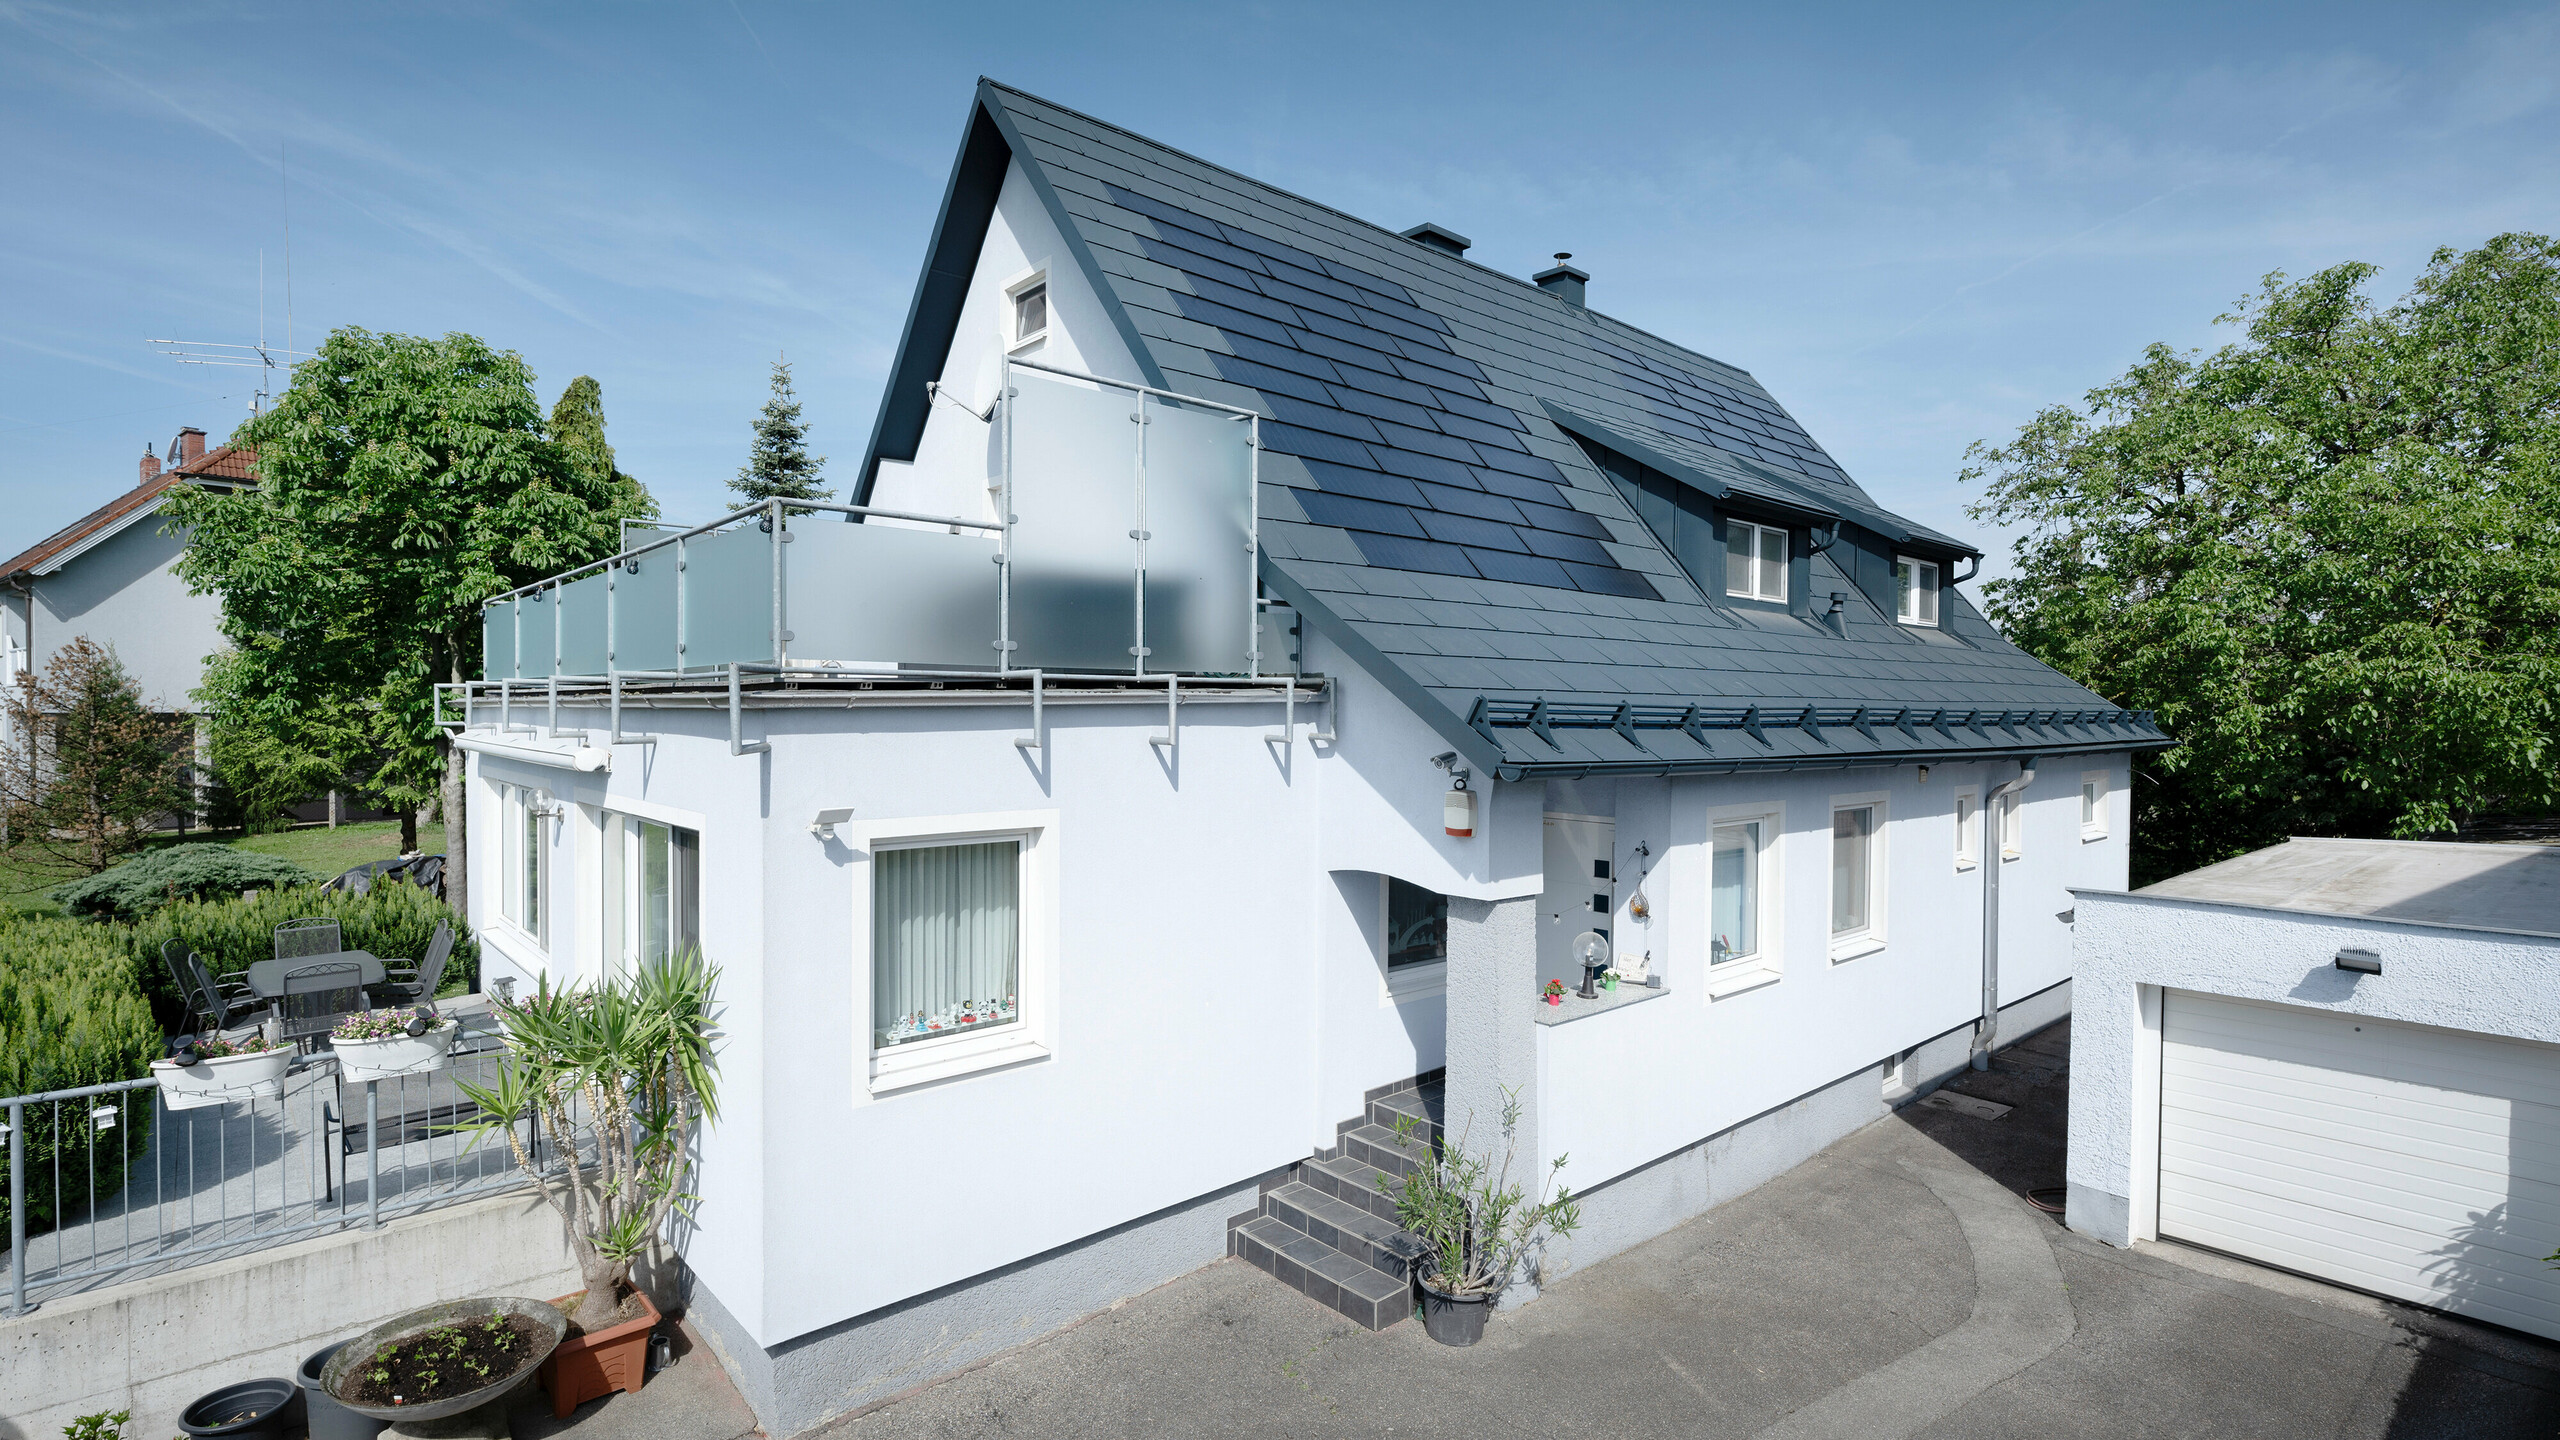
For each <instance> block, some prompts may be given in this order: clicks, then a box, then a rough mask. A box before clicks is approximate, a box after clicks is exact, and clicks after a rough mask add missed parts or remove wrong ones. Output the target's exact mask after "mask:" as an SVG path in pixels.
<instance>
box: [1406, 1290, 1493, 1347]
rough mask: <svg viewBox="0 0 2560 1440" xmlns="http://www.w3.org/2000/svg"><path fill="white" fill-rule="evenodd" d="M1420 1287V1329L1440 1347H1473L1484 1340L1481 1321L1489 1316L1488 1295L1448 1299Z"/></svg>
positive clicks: (1444, 1294) (1441, 1292)
mask: <svg viewBox="0 0 2560 1440" xmlns="http://www.w3.org/2000/svg"><path fill="white" fill-rule="evenodd" d="M1421 1284H1422V1329H1423V1332H1424V1333H1425V1334H1428V1335H1429V1336H1430V1337H1431V1338H1432V1339H1434V1340H1437V1341H1439V1342H1440V1343H1441V1344H1443V1345H1473V1344H1474V1343H1476V1342H1477V1341H1479V1340H1481V1339H1483V1338H1484V1322H1485V1317H1486V1316H1488V1315H1491V1314H1492V1313H1493V1301H1494V1297H1493V1296H1492V1294H1490V1293H1487V1294H1483V1295H1452V1294H1450V1293H1449V1292H1448V1291H1446V1290H1440V1289H1435V1288H1433V1286H1432V1284H1431V1282H1430V1281H1428V1280H1425V1281H1422V1282H1421Z"/></svg>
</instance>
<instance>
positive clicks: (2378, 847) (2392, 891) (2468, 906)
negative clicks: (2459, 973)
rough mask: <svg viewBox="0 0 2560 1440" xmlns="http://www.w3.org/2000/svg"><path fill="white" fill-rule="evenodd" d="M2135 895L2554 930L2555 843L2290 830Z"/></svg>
mask: <svg viewBox="0 0 2560 1440" xmlns="http://www.w3.org/2000/svg"><path fill="white" fill-rule="evenodd" d="M2134 893H2135V894H2137V895H2156V896H2159V897H2161V898H2163V899H2171V900H2213V901H2220V902H2222V903H2224V904H2229V905H2264V906H2267V907H2269V908H2271V909H2277V910H2309V911H2313V912H2316V913H2320V914H2327V915H2359V916H2368V917H2371V918H2373V919H2377V920H2407V921H2410V922H2413V923H2416V924H2421V925H2460V926H2464V927H2467V928H2471V929H2481V930H2512V931H2517V932H2520V933H2523V934H2528V935H2554V934H2560V846H2551V845H2463V844H2454V843H2450V842H2444V841H2434V840H2318V839H2310V838H2305V837H2299V836H2297V837H2296V838H2294V839H2291V840H2288V841H2286V842H2285V843H2283V844H2281V845H2270V846H2268V847H2267V848H2266V849H2264V850H2256V851H2252V852H2250V853H2249V854H2246V855H2243V856H2240V857H2239V858H2237V859H2234V860H2225V861H2223V862H2222V863H2221V864H2219V865H2208V866H2206V867H2205V868H2203V869H2201V870H2190V871H2188V872H2187V873H2186V874H2184V875H2179V876H2176V877H2173V878H2171V879H2167V880H2163V881H2161V882H2160V883H2159V884H2157V885H2146V886H2144V887H2143V888H2142V889H2140V890H2137V891H2135V892H2134Z"/></svg>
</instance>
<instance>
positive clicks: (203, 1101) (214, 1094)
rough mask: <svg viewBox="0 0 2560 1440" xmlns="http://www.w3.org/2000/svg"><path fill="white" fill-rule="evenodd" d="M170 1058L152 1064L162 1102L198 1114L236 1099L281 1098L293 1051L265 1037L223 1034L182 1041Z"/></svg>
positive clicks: (153, 1076)
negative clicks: (234, 1037) (241, 1037)
mask: <svg viewBox="0 0 2560 1440" xmlns="http://www.w3.org/2000/svg"><path fill="white" fill-rule="evenodd" d="M169 1050H170V1054H169V1058H167V1059H165V1060H154V1061H152V1062H151V1078H152V1079H154V1080H157V1081H159V1082H160V1099H161V1102H162V1103H163V1104H166V1105H167V1106H168V1107H169V1108H170V1109H172V1110H196V1109H201V1108H203V1107H205V1106H207V1105H223V1104H228V1103H229V1102H231V1101H234V1100H281V1099H283V1098H284V1072H285V1071H287V1070H289V1069H291V1068H293V1047H292V1046H290V1045H285V1044H282V1043H279V1042H276V1041H272V1040H268V1039H265V1038H264V1037H262V1036H256V1035H252V1036H250V1037H248V1038H247V1039H244V1040H225V1039H223V1038H222V1037H221V1036H219V1035H213V1036H207V1037H206V1038H204V1039H201V1040H180V1041H178V1042H177V1043H176V1044H174V1045H172V1046H170V1047H169Z"/></svg>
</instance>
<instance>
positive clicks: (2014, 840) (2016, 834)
mask: <svg viewBox="0 0 2560 1440" xmlns="http://www.w3.org/2000/svg"><path fill="white" fill-rule="evenodd" d="M1999 808H2000V819H1999V825H2000V859H2001V860H2002V861H2003V862H2004V863H2005V862H2007V861H2011V860H2015V859H2017V858H2018V857H2019V856H2021V855H2024V854H2026V853H2027V806H2026V792H2024V791H2022V790H2011V791H2008V792H2006V793H2004V794H2002V795H2001V797H2000V807H1999Z"/></svg>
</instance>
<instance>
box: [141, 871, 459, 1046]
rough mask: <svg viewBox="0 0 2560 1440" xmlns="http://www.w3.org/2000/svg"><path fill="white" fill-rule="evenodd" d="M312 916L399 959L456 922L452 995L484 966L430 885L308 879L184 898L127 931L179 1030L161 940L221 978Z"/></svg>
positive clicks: (268, 951)
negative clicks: (238, 895) (228, 895)
mask: <svg viewBox="0 0 2560 1440" xmlns="http://www.w3.org/2000/svg"><path fill="white" fill-rule="evenodd" d="M313 917H326V918H331V919H335V920H336V921H337V922H338V927H339V939H340V942H341V943H343V944H344V945H345V946H346V947H347V948H348V949H350V950H362V951H365V952H367V953H369V954H372V955H374V956H376V957H378V958H380V959H382V960H385V961H389V962H391V963H394V964H399V963H403V962H409V963H414V962H416V961H419V960H423V959H425V958H426V954H427V944H428V942H429V941H431V940H433V939H434V938H435V931H436V926H437V925H439V924H443V923H446V922H450V923H451V924H452V926H453V958H452V959H451V960H449V961H447V962H446V963H445V967H444V980H443V982H442V983H441V984H440V985H439V986H438V987H437V989H438V990H439V992H440V993H443V994H447V995H450V994H454V993H457V992H459V991H463V990H468V989H470V988H471V981H472V977H473V976H475V975H477V974H479V972H480V945H479V942H478V941H477V940H475V939H474V938H473V937H472V934H471V927H470V926H469V925H466V924H464V923H463V920H462V917H461V916H460V915H457V914H455V913H454V911H453V907H451V906H449V905H447V904H445V903H444V902H443V901H441V900H439V899H437V898H436V897H435V895H434V894H433V893H432V892H430V891H426V890H421V889H419V888H418V887H417V886H415V885H409V884H404V883H401V882H398V881H393V882H390V883H387V884H378V885H374V886H372V887H370V888H369V889H367V890H366V891H365V892H364V893H363V894H361V895H354V894H349V893H348V892H346V891H344V890H322V889H321V888H320V887H318V886H316V885H301V886H295V887H293V888H291V889H285V890H270V891H267V892H265V893H263V894H259V895H252V896H250V897H249V898H247V899H245V900H181V901H179V902H178V903H176V904H174V905H163V906H161V907H160V908H159V909H158V910H156V911H153V912H152V913H151V914H150V915H148V916H145V917H144V918H143V919H142V921H141V922H140V923H138V924H136V925H134V926H133V927H132V928H131V929H130V930H128V931H126V932H125V934H126V935H127V937H128V943H129V944H130V946H131V954H132V956H133V959H134V964H135V966H136V968H137V969H138V971H139V973H140V974H141V976H142V983H143V987H144V989H145V991H146V992H147V993H148V994H149V995H150V996H151V1002H152V1005H153V1007H154V1008H155V1009H156V1010H157V1011H158V1012H159V1014H160V1017H161V1019H162V1021H163V1022H164V1023H166V1024H167V1025H168V1026H169V1027H170V1029H171V1031H172V1032H173V1033H174V1032H175V1031H177V1030H179V1029H181V1028H184V1025H183V1021H182V1018H181V1017H182V1016H183V1013H184V1007H183V1006H182V1005H180V1004H179V1002H178V996H177V994H176V992H175V991H173V990H171V989H170V988H169V972H168V967H167V966H166V965H163V964H162V963H161V961H160V949H161V946H163V945H164V944H166V943H167V942H168V941H169V940H171V939H173V938H174V939H178V940H183V941H185V942H186V945H187V948H188V949H189V950H192V951H194V952H195V953H196V954H197V955H198V956H199V957H201V958H202V959H203V961H204V968H205V969H206V971H207V972H209V973H210V974H212V975H213V976H214V977H215V978H217V979H219V978H221V977H223V976H227V975H236V974H238V973H239V972H241V971H243V970H246V969H248V968H249V965H250V962H252V961H256V960H269V959H273V958H274V957H275V953H276V945H275V932H276V927H277V926H278V925H281V924H283V923H284V922H286V921H288V920H301V919H306V918H313ZM111 933H112V932H111Z"/></svg>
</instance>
